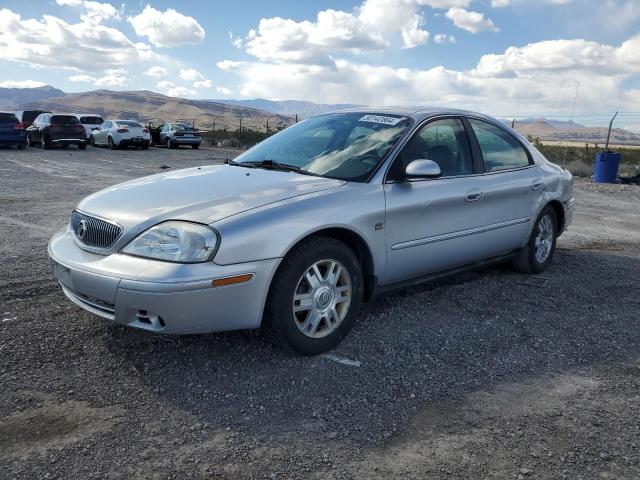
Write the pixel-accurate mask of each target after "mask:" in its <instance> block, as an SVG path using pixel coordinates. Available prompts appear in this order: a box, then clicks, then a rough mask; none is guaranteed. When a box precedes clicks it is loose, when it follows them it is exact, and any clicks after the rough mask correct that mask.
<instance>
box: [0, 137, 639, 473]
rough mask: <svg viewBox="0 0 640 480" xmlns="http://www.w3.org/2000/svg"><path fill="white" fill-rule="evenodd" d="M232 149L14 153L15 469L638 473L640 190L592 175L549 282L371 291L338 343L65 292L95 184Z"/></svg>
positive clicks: (458, 282) (7, 431)
mask: <svg viewBox="0 0 640 480" xmlns="http://www.w3.org/2000/svg"><path fill="white" fill-rule="evenodd" d="M227 155H229V152H224V151H220V150H207V149H202V150H199V151H191V150H179V151H168V150H164V149H151V150H149V151H126V152H125V151H116V152H110V151H107V150H96V149H88V150H87V151H85V152H81V151H76V150H68V151H62V150H52V151H47V152H43V151H41V150H35V149H28V150H26V151H15V150H11V151H9V150H0V225H1V226H2V228H1V229H0V255H1V258H2V276H1V277H0V361H1V363H2V368H1V369H0V478H3V479H4V478H7V479H9V478H11V479H13V478H16V479H34V478H38V479H54V478H57V479H62V478H64V479H80V478H82V479H84V478H108V479H129V478H135V479H164V478H175V479H184V478H231V479H236V478H237V479H240V478H267V479H284V478H311V479H314V478H315V479H372V478H380V479H396V478H397V479H400V478H402V479H441V478H453V479H458V478H460V479H463V478H464V479H510V478H511V479H518V478H525V479H528V478H538V479H543V478H554V479H557V478H567V479H595V478H617V479H638V478H640V415H639V414H638V412H640V314H639V312H640V295H639V292H640V249H639V246H640V187H633V186H629V187H622V186H616V185H614V186H598V185H591V184H588V183H586V182H584V181H579V182H578V183H577V185H576V197H577V200H578V207H577V208H578V211H577V215H576V218H575V220H574V224H573V225H572V227H571V230H570V231H569V232H568V233H567V234H566V235H564V236H563V237H562V238H561V241H560V245H559V250H558V252H557V255H556V260H555V263H554V264H553V265H552V267H551V268H550V270H549V271H548V272H546V273H545V274H544V275H543V276H542V277H541V278H538V279H536V280H537V281H535V282H534V281H532V280H531V278H529V277H526V276H523V275H520V274H517V273H515V272H514V271H512V270H510V269H509V268H508V267H499V268H492V269H488V270H484V271H481V272H474V273H467V274H463V275H459V276H457V277H454V278H452V279H450V280H448V281H446V282H441V283H437V284H430V285H426V286H422V287H418V288H413V289H411V290H409V291H406V292H402V293H399V294H395V295H392V296H387V297H385V298H381V299H378V300H376V301H375V302H373V303H372V304H369V305H368V306H367V307H366V308H365V309H364V311H363V313H362V315H361V317H360V320H359V323H358V324H357V326H356V327H355V329H354V330H353V332H352V333H351V334H350V335H349V336H348V338H347V339H346V340H345V342H344V343H343V344H342V345H341V346H339V348H338V349H337V350H336V351H335V352H333V353H334V354H335V355H338V356H340V357H345V358H349V359H353V360H357V361H359V362H361V366H359V367H357V366H348V365H343V364H341V363H336V362H334V361H331V360H329V359H327V358H323V357H314V358H303V357H297V356H292V355H290V354H286V353H283V352H281V351H280V350H278V349H276V348H274V347H273V346H272V345H271V344H269V343H268V342H267V340H265V339H264V338H263V337H262V336H261V335H260V334H259V333H256V332H241V333H228V334H216V335H205V336H185V337H163V336H158V335H154V334H150V333H144V332H139V331H134V330H131V329H127V328H123V327H118V326H113V325H111V324H109V323H108V322H106V321H104V320H101V319H99V318H97V317H93V316H92V315H90V314H88V313H85V312H83V311H82V310H80V309H79V308H77V307H75V306H74V305H72V304H71V303H70V302H68V301H66V300H65V298H64V297H63V294H62V292H61V291H60V289H59V288H58V286H57V285H56V283H55V281H54V280H53V278H52V276H51V275H50V273H49V269H48V264H47V256H46V243H47V240H48V238H49V236H50V235H51V234H52V233H53V232H54V231H55V230H56V229H57V228H59V227H60V226H62V225H64V224H65V222H66V221H67V219H68V215H69V213H70V211H71V209H72V208H73V206H74V204H75V203H76V202H77V201H78V200H80V199H81V198H82V197H83V196H85V195H87V194H89V193H91V192H93V191H95V190H98V189H100V188H102V187H104V186H107V185H111V184H114V183H117V182H119V181H122V180H125V179H129V178H133V177H138V176H141V175H146V174H150V173H155V172H160V171H162V170H161V167H163V166H164V167H170V168H179V167H182V166H192V165H199V164H208V163H214V162H220V161H222V159H224V158H225V157H226V156H227Z"/></svg>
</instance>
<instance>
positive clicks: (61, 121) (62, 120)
mask: <svg viewBox="0 0 640 480" xmlns="http://www.w3.org/2000/svg"><path fill="white" fill-rule="evenodd" d="M76 123H80V122H79V121H78V119H77V118H76V117H74V116H73V115H53V116H52V117H51V125H74V124H76Z"/></svg>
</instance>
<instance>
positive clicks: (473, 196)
mask: <svg viewBox="0 0 640 480" xmlns="http://www.w3.org/2000/svg"><path fill="white" fill-rule="evenodd" d="M481 198H482V191H480V190H469V191H468V192H467V193H466V195H465V200H466V201H467V202H477V201H478V200H480V199H481Z"/></svg>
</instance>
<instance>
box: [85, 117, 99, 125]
mask: <svg viewBox="0 0 640 480" xmlns="http://www.w3.org/2000/svg"><path fill="white" fill-rule="evenodd" d="M103 122H104V120H103V119H102V118H100V117H80V123H84V124H85V125H102V123H103Z"/></svg>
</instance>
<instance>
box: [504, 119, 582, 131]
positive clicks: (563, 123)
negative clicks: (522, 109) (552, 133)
mask: <svg viewBox="0 0 640 480" xmlns="http://www.w3.org/2000/svg"><path fill="white" fill-rule="evenodd" d="M516 122H517V123H524V124H529V123H540V122H544V123H547V124H549V125H551V126H552V127H558V128H585V127H584V125H580V124H579V123H576V122H574V121H573V120H554V119H552V118H543V117H538V118H522V119H520V120H516Z"/></svg>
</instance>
